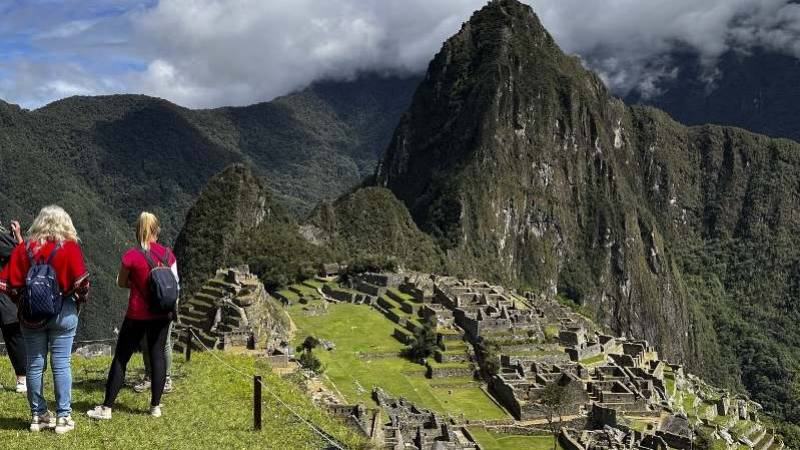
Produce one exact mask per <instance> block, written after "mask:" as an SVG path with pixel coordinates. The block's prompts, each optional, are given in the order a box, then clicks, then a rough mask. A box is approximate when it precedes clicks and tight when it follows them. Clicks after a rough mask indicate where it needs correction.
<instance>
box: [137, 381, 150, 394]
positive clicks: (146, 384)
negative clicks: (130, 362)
mask: <svg viewBox="0 0 800 450" xmlns="http://www.w3.org/2000/svg"><path fill="white" fill-rule="evenodd" d="M133 390H134V391H136V392H138V393H142V392H144V391H149V390H150V380H149V379H147V378H145V379H143V380H142V381H141V382H140V383H138V384H135V385H133Z"/></svg>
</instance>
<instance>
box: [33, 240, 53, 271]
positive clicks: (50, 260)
mask: <svg viewBox="0 0 800 450" xmlns="http://www.w3.org/2000/svg"><path fill="white" fill-rule="evenodd" d="M60 249H61V242H59V243H57V244H56V246H55V248H54V249H53V251H51V252H50V256H48V257H47V265H53V257H55V256H56V253H58V251H59V250H60ZM26 250H27V253H28V261H30V263H31V267H33V266H35V265H36V258H35V257H34V256H33V242H29V243H28V245H27V246H26Z"/></svg>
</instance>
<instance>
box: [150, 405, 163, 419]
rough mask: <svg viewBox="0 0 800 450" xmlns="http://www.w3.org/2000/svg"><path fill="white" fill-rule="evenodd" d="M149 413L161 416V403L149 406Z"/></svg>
mask: <svg viewBox="0 0 800 450" xmlns="http://www.w3.org/2000/svg"><path fill="white" fill-rule="evenodd" d="M150 415H151V416H153V417H161V405H158V406H151V407H150Z"/></svg>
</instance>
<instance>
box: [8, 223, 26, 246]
mask: <svg viewBox="0 0 800 450" xmlns="http://www.w3.org/2000/svg"><path fill="white" fill-rule="evenodd" d="M11 233H12V234H14V239H16V240H17V243H18V244H22V243H23V242H24V240H23V239H22V227H20V226H19V221H17V220H12V221H11Z"/></svg>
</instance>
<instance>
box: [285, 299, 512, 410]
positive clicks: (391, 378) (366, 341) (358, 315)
mask: <svg viewBox="0 0 800 450" xmlns="http://www.w3.org/2000/svg"><path fill="white" fill-rule="evenodd" d="M289 314H290V315H291V316H292V319H293V320H294V322H295V324H296V325H297V327H298V331H297V333H296V335H295V338H296V340H297V341H298V342H299V341H300V340H302V339H304V338H305V337H306V336H307V335H314V336H316V337H318V338H324V339H328V340H330V341H332V342H333V343H334V344H335V345H336V348H335V349H334V350H332V351H330V352H326V351H323V350H317V354H318V356H319V358H320V360H321V361H322V362H323V364H325V367H326V376H327V378H328V379H329V382H330V383H331V385H332V386H331V387H332V388H334V390H337V391H338V392H340V393H341V394H342V395H343V396H344V397H345V399H346V400H347V401H348V402H352V403H356V402H365V403H367V404H370V403H371V402H372V400H371V393H372V388H373V387H374V386H380V387H382V388H383V389H384V390H386V391H387V392H389V393H390V394H391V395H395V396H403V397H405V398H407V399H408V400H410V401H412V402H414V403H416V404H417V405H419V406H421V407H424V408H429V409H433V410H435V411H438V412H441V413H449V414H452V415H460V414H464V415H465V416H466V417H467V418H470V419H503V418H507V417H508V415H507V414H506V413H505V411H503V409H502V408H500V407H498V406H497V405H496V404H495V403H494V402H493V401H492V400H491V399H490V398H489V397H488V395H486V393H484V391H483V390H481V389H480V388H479V385H478V384H476V383H474V382H472V381H471V380H469V379H462V378H458V379H451V378H445V379H438V380H432V379H428V378H425V371H426V369H425V367H423V366H421V365H419V364H413V363H411V362H409V361H407V360H405V359H403V358H400V357H399V356H397V355H399V353H400V351H401V350H402V349H403V348H404V346H403V344H401V343H400V342H398V341H397V340H396V339H394V338H393V337H392V332H393V331H394V329H395V328H396V327H397V325H396V324H395V323H394V322H392V321H390V320H389V319H387V318H386V317H384V316H383V315H382V314H381V313H379V312H378V311H377V310H375V309H374V308H372V307H370V306H368V305H354V304H350V303H338V304H331V305H330V306H329V307H328V309H327V312H326V313H325V314H323V315H317V316H310V315H308V314H306V313H305V311H304V309H303V305H299V304H295V305H292V307H290V308H289Z"/></svg>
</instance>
